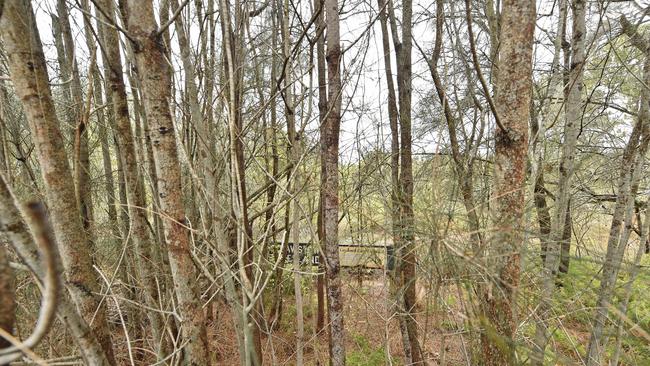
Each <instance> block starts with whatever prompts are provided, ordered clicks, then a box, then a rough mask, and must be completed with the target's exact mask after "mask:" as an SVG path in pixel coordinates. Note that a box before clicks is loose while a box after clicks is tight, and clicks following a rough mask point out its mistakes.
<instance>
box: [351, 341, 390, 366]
mask: <svg viewBox="0 0 650 366" xmlns="http://www.w3.org/2000/svg"><path fill="white" fill-rule="evenodd" d="M354 343H355V345H356V347H355V348H354V350H352V351H351V352H350V353H349V354H348V356H347V359H346V361H347V364H348V365H350V366H375V365H383V364H385V363H386V350H385V349H384V347H379V348H373V347H372V346H371V345H370V342H369V341H368V339H366V337H364V336H362V335H356V336H354ZM391 361H392V363H393V365H395V364H396V360H391Z"/></svg>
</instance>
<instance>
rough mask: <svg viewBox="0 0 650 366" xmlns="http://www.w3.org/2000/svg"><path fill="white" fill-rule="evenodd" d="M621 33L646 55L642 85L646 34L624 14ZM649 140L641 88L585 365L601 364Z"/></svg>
mask: <svg viewBox="0 0 650 366" xmlns="http://www.w3.org/2000/svg"><path fill="white" fill-rule="evenodd" d="M621 25H622V28H623V32H624V33H626V34H627V35H628V36H629V37H630V38H631V41H632V44H633V45H635V46H636V47H637V48H639V49H640V50H641V51H642V52H643V53H644V55H645V60H644V64H643V78H642V81H643V85H650V47H649V46H648V39H647V37H644V36H641V35H640V34H638V33H637V29H636V28H635V27H634V26H633V25H632V24H630V23H629V22H628V21H627V19H626V18H625V17H622V18H621ZM649 142H650V90H648V88H647V87H642V88H641V95H640V97H639V111H638V114H637V122H636V124H635V126H634V129H633V130H632V133H631V134H630V138H629V141H628V144H627V146H626V147H625V150H624V151H623V158H622V160H621V172H620V176H619V182H618V192H617V197H616V204H615V207H614V213H613V216H612V224H611V227H610V231H609V239H608V241H607V253H606V254H605V262H604V264H603V270H602V277H601V282H600V289H599V291H598V299H597V301H596V311H595V315H594V321H593V324H594V325H593V328H592V330H591V336H590V338H589V346H588V348H587V355H586V358H585V363H586V365H587V366H597V365H600V363H601V362H600V361H601V357H602V353H603V351H604V347H605V345H604V344H603V338H604V330H605V327H606V325H607V321H608V314H609V307H610V306H612V304H611V301H612V299H613V292H614V288H615V286H616V282H617V278H618V272H619V269H620V267H621V264H622V261H623V256H624V254H625V249H626V248H627V244H628V243H627V242H628V238H629V234H630V228H631V227H632V224H633V222H632V221H633V220H634V201H635V195H636V192H637V189H638V185H639V180H640V179H641V177H642V176H643V161H644V159H645V155H646V152H647V150H648V143H649Z"/></svg>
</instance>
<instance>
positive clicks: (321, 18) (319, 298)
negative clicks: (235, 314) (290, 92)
mask: <svg viewBox="0 0 650 366" xmlns="http://www.w3.org/2000/svg"><path fill="white" fill-rule="evenodd" d="M324 6H325V0H314V11H317V12H318V14H317V16H316V36H317V37H318V38H317V39H316V70H317V72H316V77H317V78H318V122H319V126H321V131H322V130H323V126H325V124H326V123H327V122H326V120H327V113H328V109H327V108H328V103H327V74H326V65H325V33H324V31H325V9H324ZM322 141H323V138H322V136H321V142H322ZM324 177H325V164H324V163H323V162H322V160H321V179H323V178H324ZM323 209H324V199H323V190H322V189H321V190H320V192H319V195H318V218H317V221H318V223H317V224H318V240H319V244H320V248H321V254H319V266H318V275H316V294H317V295H316V329H315V332H316V334H320V333H321V332H322V331H323V330H324V329H325V316H326V315H325V308H326V304H325V302H326V294H325V282H326V279H325V272H326V266H325V258H324V257H323V254H322V253H324V251H325V233H324V230H325V229H324V222H323Z"/></svg>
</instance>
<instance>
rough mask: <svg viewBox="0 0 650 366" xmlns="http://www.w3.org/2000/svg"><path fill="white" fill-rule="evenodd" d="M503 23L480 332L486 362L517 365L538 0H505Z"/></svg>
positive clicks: (487, 363) (488, 363)
mask: <svg viewBox="0 0 650 366" xmlns="http://www.w3.org/2000/svg"><path fill="white" fill-rule="evenodd" d="M501 23H502V24H501V27H502V28H501V29H502V30H503V31H502V32H501V36H500V45H499V48H500V52H499V53H500V54H499V79H498V81H497V85H496V88H497V90H496V100H495V102H496V110H497V113H498V118H499V120H500V123H501V125H502V127H503V128H502V127H501V126H499V127H498V129H497V131H496V132H495V157H494V197H495V198H494V204H493V205H492V207H491V211H492V212H491V216H492V223H493V225H494V228H495V229H496V232H495V233H494V236H493V237H492V239H491V242H490V246H489V248H488V252H487V254H488V269H489V271H490V273H492V274H493V275H494V276H495V278H494V279H493V282H491V283H490V284H489V285H488V286H487V288H486V289H485V291H484V296H485V298H484V304H483V312H484V316H485V319H484V322H483V326H484V331H483V334H482V335H481V341H482V350H483V360H484V362H485V364H486V365H512V364H514V363H515V352H514V345H513V344H512V341H513V335H514V332H515V329H516V326H517V321H516V315H515V300H516V294H517V288H518V286H519V275H520V250H521V246H522V244H523V239H524V238H523V231H522V230H521V228H522V224H523V220H522V219H523V213H524V194H525V189H524V181H525V178H526V157H527V147H528V119H529V117H530V100H531V92H532V51H533V32H534V29H535V1H533V0H526V1H517V0H506V1H504V2H503V7H502V14H501ZM513 30H516V31H514V32H513ZM504 129H505V130H504Z"/></svg>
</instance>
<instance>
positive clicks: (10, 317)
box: [0, 245, 16, 349]
mask: <svg viewBox="0 0 650 366" xmlns="http://www.w3.org/2000/svg"><path fill="white" fill-rule="evenodd" d="M14 286H15V284H14V275H13V271H12V270H11V268H10V267H9V258H7V251H6V250H5V246H4V245H0V329H2V330H3V331H5V332H6V333H9V334H13V333H14V322H15V321H16V313H15V311H16V299H15V298H14V296H15V295H14V294H15V291H14ZM9 346H11V342H9V341H8V340H6V339H5V338H4V337H2V336H0V349H4V348H7V347H9Z"/></svg>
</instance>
